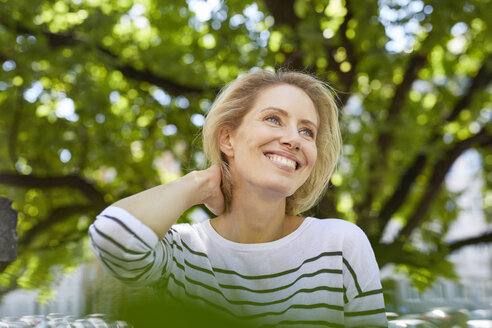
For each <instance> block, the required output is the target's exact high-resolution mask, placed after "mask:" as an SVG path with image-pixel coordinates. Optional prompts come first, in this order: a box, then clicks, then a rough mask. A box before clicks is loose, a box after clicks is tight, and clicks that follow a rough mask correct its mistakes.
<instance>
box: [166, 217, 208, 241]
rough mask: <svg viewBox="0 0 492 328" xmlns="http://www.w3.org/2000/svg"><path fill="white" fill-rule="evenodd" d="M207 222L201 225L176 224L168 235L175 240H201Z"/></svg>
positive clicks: (200, 223)
mask: <svg viewBox="0 0 492 328" xmlns="http://www.w3.org/2000/svg"><path fill="white" fill-rule="evenodd" d="M205 224H206V221H203V222H199V223H193V224H190V223H176V224H173V225H172V227H171V229H169V232H168V234H169V235H171V236H172V237H173V239H174V240H185V241H191V240H196V239H197V238H198V239H200V238H201V236H202V235H203V232H204V231H205Z"/></svg>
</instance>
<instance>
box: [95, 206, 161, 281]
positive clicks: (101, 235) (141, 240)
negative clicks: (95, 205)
mask: <svg viewBox="0 0 492 328" xmlns="http://www.w3.org/2000/svg"><path fill="white" fill-rule="evenodd" d="M89 238H90V245H91V248H92V250H93V252H94V254H95V255H96V257H97V258H98V260H99V261H100V263H101V264H102V265H103V267H104V268H105V269H106V270H107V271H109V273H110V274H112V275H113V276H115V277H116V278H118V279H120V280H121V281H123V282H126V283H129V284H150V283H154V282H156V281H157V280H159V278H160V277H161V276H162V272H163V270H164V269H165V267H166V266H167V261H168V258H169V256H168V250H166V248H167V247H166V244H165V243H164V242H163V241H162V240H159V238H158V237H157V235H156V234H155V233H154V232H153V231H152V229H150V228H149V227H148V226H146V225H145V224H143V223H142V222H141V221H139V220H138V219H137V218H135V217H134V216H133V215H132V214H130V213H128V212H127V211H125V210H124V209H122V208H119V207H116V206H109V207H107V208H106V209H105V210H104V211H102V212H101V214H99V215H98V216H97V219H96V221H95V222H94V223H93V224H92V225H91V226H90V227H89Z"/></svg>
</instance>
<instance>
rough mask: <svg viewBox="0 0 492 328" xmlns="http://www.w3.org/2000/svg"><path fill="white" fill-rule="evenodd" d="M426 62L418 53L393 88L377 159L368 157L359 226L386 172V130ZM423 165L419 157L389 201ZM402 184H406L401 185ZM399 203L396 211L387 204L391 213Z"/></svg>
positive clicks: (400, 193) (388, 138)
mask: <svg viewBox="0 0 492 328" xmlns="http://www.w3.org/2000/svg"><path fill="white" fill-rule="evenodd" d="M426 62H427V54H425V53H418V54H415V55H414V56H413V57H412V58H410V60H409V61H408V64H407V68H406V71H405V74H404V75H403V81H402V82H401V83H400V84H399V85H398V86H397V87H396V91H395V94H394V96H393V99H392V100H391V103H390V105H389V107H388V119H387V122H386V123H385V126H386V127H387V128H385V129H384V130H383V131H382V132H381V133H380V134H379V136H378V140H377V144H378V149H379V152H378V154H377V156H372V157H371V161H370V164H369V172H371V175H370V178H369V183H368V188H367V190H366V193H365V195H364V198H363V200H362V202H361V204H360V205H359V206H358V207H359V208H360V210H359V211H360V212H361V213H363V215H362V220H361V222H360V224H361V225H364V224H366V223H365V222H364V221H369V220H370V218H369V211H370V209H371V206H372V202H373V198H374V194H375V193H376V189H377V188H378V186H381V179H382V175H383V174H384V173H385V172H386V167H387V161H388V151H389V148H390V146H391V141H392V140H393V132H392V130H391V129H390V128H388V127H391V126H395V124H396V123H397V121H398V119H399V116H400V113H401V110H402V108H403V107H404V103H405V100H406V99H407V95H408V93H409V92H410V90H411V88H412V84H413V82H414V81H415V80H416V79H417V75H418V72H419V71H420V70H421V69H422V67H423V66H424V65H425V63H426ZM423 164H425V160H424V161H422V155H419V156H418V157H417V158H416V159H415V161H414V165H415V166H412V167H411V168H410V169H409V171H407V173H406V174H405V175H404V177H403V179H402V180H401V181H400V183H399V186H398V188H397V191H396V192H395V194H393V196H392V197H391V200H392V201H394V200H395V199H400V197H401V196H403V195H405V189H409V188H410V185H411V183H410V184H408V183H409V182H412V181H414V179H415V178H416V177H417V176H418V173H419V172H418V169H420V170H421V169H422V168H423ZM415 173H416V174H415ZM403 183H407V184H406V185H402V184H403ZM396 193H398V194H396ZM403 201H404V198H401V201H400V202H399V204H398V207H395V206H393V205H391V204H390V205H391V206H392V207H393V208H394V210H396V209H398V208H399V206H400V205H401V204H402V203H403ZM386 210H389V208H386ZM385 215H388V212H387V213H385ZM380 221H384V222H386V218H384V219H383V218H380Z"/></svg>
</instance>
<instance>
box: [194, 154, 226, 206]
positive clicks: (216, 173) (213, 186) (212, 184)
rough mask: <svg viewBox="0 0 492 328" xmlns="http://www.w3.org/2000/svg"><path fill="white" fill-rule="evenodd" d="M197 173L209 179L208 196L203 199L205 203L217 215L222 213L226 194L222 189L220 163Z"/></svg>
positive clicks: (207, 184) (206, 188)
mask: <svg viewBox="0 0 492 328" xmlns="http://www.w3.org/2000/svg"><path fill="white" fill-rule="evenodd" d="M197 174H199V175H201V176H202V177H204V178H205V179H206V181H207V183H206V187H205V192H206V195H207V196H208V197H207V198H205V199H204V200H203V204H204V205H205V206H207V208H208V209H209V210H210V211H211V212H212V213H214V214H215V215H220V214H222V212H224V195H223V194H222V190H221V189H220V182H221V180H222V173H221V170H220V166H219V164H214V165H212V166H211V167H209V168H208V169H206V170H203V171H199V172H197Z"/></svg>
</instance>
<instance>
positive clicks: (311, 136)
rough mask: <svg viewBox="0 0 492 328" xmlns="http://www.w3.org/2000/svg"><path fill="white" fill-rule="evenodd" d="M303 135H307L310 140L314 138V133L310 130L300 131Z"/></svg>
mask: <svg viewBox="0 0 492 328" xmlns="http://www.w3.org/2000/svg"><path fill="white" fill-rule="evenodd" d="M300 133H301V134H303V135H305V136H308V137H310V138H313V137H314V132H313V131H311V130H310V129H302V130H301V131H300Z"/></svg>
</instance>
